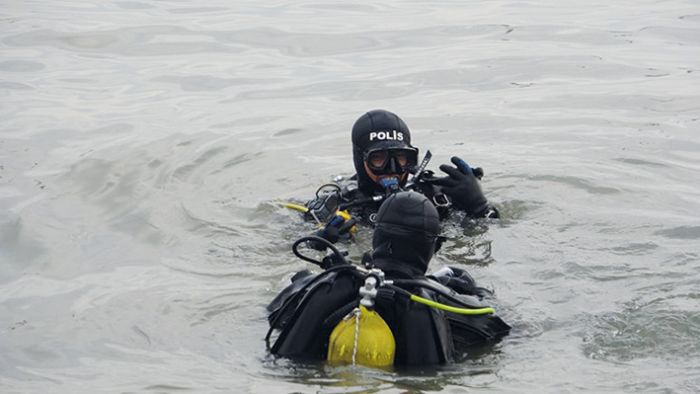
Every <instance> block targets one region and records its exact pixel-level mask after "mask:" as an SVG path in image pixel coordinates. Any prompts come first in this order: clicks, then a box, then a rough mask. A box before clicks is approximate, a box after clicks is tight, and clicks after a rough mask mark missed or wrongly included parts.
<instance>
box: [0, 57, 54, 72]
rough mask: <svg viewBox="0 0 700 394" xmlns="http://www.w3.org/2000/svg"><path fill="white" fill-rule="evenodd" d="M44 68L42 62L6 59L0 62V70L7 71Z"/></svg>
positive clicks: (33, 70) (31, 70)
mask: <svg viewBox="0 0 700 394" xmlns="http://www.w3.org/2000/svg"><path fill="white" fill-rule="evenodd" d="M44 68H46V66H44V64H42V63H39V62H32V61H27V60H7V61H4V62H0V71H7V72H35V71H40V70H43V69H44Z"/></svg>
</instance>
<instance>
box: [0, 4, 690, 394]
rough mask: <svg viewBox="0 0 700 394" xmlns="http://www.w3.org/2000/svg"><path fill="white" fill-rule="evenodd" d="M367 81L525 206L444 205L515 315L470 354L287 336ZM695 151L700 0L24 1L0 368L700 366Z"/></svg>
mask: <svg viewBox="0 0 700 394" xmlns="http://www.w3.org/2000/svg"><path fill="white" fill-rule="evenodd" d="M372 109H386V110H389V111H392V112H395V113H396V114H398V115H399V116H400V117H401V118H403V120H404V121H405V122H406V123H407V124H408V127H409V128H410V130H411V136H412V143H413V145H415V146H416V147H418V148H419V149H420V152H421V157H422V155H423V154H424V153H425V152H426V151H428V150H430V151H431V152H432V154H433V157H432V161H431V162H430V164H429V165H428V168H430V169H432V170H434V171H436V172H437V173H440V170H439V169H438V167H439V165H440V164H444V163H449V162H450V158H451V157H452V156H458V157H461V158H462V159H464V160H465V161H466V162H468V163H469V164H470V165H471V166H472V167H481V168H483V170H484V174H485V175H484V177H483V179H482V181H481V187H482V189H483V191H484V193H485V195H486V197H487V198H488V200H489V201H490V202H491V203H492V204H493V205H494V206H495V207H497V208H498V210H499V211H500V213H501V218H500V219H497V220H488V221H476V222H475V221H471V220H467V219H465V218H464V217H463V216H460V215H459V214H455V215H453V216H452V217H450V218H449V219H448V220H447V221H445V222H444V225H443V233H444V234H445V235H446V236H447V237H448V241H447V242H446V243H445V245H444V247H443V249H442V250H441V251H440V252H439V253H438V254H437V255H436V256H435V257H434V258H433V260H432V261H431V265H430V270H431V271H434V270H437V269H440V268H442V267H444V266H454V267H458V268H461V269H465V270H467V271H468V272H470V273H471V275H472V276H474V278H475V279H476V280H477V282H478V283H479V284H480V285H482V286H485V287H488V288H490V289H493V290H494V292H495V295H496V298H495V300H493V303H494V307H495V308H496V310H497V312H498V314H499V315H500V316H501V317H502V318H503V319H504V320H506V321H507V322H508V323H509V324H510V325H511V326H512V327H513V328H512V331H511V333H510V335H509V336H507V337H506V338H504V339H503V340H502V341H500V342H499V343H497V344H495V345H494V346H492V347H491V348H489V349H487V350H485V351H478V352H467V354H463V355H461V356H460V357H459V359H458V360H457V362H455V363H453V364H450V365H446V366H440V367H425V368H418V369H416V370H410V371H402V370H375V369H370V368H365V367H360V366H330V365H327V364H324V363H300V362H295V361H292V360H287V359H282V358H276V357H274V356H272V355H270V354H269V352H268V350H267V349H266V346H265V341H264V337H265V334H266V332H267V329H268V322H267V312H266V309H265V307H266V305H267V303H268V302H270V301H271V300H272V299H273V298H274V296H275V295H276V294H277V293H278V292H279V291H280V290H281V289H283V288H284V287H285V286H286V284H288V283H289V280H290V278H291V277H292V275H293V274H294V273H295V272H297V271H300V270H303V269H310V270H313V271H316V272H318V270H319V268H318V267H315V266H313V265H312V264H310V263H308V262H305V261H303V260H300V259H298V258H296V257H295V256H294V254H293V253H292V250H291V245H292V244H293V242H294V241H295V240H297V239H298V238H300V237H302V236H304V235H308V234H310V233H312V232H313V231H315V229H316V226H315V224H314V223H311V222H307V221H304V220H303V219H302V217H301V215H300V214H299V213H298V212H296V211H293V210H289V209H287V208H284V207H283V206H281V204H280V203H281V202H284V201H293V202H304V201H307V200H309V199H311V198H312V197H313V196H314V193H315V192H316V189H317V188H318V187H319V186H320V185H323V184H325V183H328V182H330V181H332V180H333V179H334V177H336V176H344V177H349V176H351V175H352V174H353V173H354V168H353V164H352V146H351V141H350V130H351V128H352V125H353V123H354V121H355V120H356V119H357V118H358V117H359V116H361V115H362V114H363V113H365V112H367V111H369V110H372ZM698 173H700V2H698V1H697V0H666V1H659V0H636V1H630V0H619V1H612V2H611V1H601V0H591V1H585V2H581V1H571V0H557V1H554V0H489V1H486V0H474V1H463V0H460V1H457V0H434V1H425V0H420V1H419V0H402V1H398V0H376V1H358V2H342V1H331V0H299V1H289V0H267V1H250V0H238V1H224V0H210V1H206V2H194V1H188V0H94V1H77V0H59V1H38V0H23V1H19V0H0V392H2V393H3V394H11V393H463V392H470V393H481V392H488V393H580V392H591V393H697V392H699V391H700V242H699V241H700V186H699V185H700V182H698V179H700V178H699V177H698ZM339 246H340V247H341V248H345V249H346V250H347V251H348V252H349V257H350V258H351V259H353V260H354V261H358V259H359V256H361V255H362V253H363V252H365V251H367V250H369V249H370V248H371V229H370V228H364V229H361V231H359V232H358V233H357V235H356V239H355V240H354V241H353V242H351V243H349V244H348V243H345V244H340V245H339Z"/></svg>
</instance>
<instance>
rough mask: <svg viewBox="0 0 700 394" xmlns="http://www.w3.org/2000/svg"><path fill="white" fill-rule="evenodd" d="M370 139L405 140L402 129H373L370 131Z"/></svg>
mask: <svg viewBox="0 0 700 394" xmlns="http://www.w3.org/2000/svg"><path fill="white" fill-rule="evenodd" d="M369 140H370V141H374V140H380V141H386V140H396V141H403V133H402V132H400V131H396V130H386V131H372V132H371V133H369Z"/></svg>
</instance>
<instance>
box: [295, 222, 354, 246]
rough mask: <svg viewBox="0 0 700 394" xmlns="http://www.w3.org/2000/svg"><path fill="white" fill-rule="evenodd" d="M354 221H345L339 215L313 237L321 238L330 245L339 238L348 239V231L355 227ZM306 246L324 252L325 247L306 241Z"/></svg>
mask: <svg viewBox="0 0 700 394" xmlns="http://www.w3.org/2000/svg"><path fill="white" fill-rule="evenodd" d="M355 222H356V221H355V219H353V218H350V219H348V220H345V218H343V217H342V216H340V215H335V216H333V218H331V220H329V221H328V223H326V226H325V227H324V228H322V229H320V230H318V231H316V232H314V234H313V235H315V236H317V237H320V238H323V239H325V240H326V241H328V242H330V243H333V244H334V243H336V242H338V240H339V239H341V238H349V237H350V229H351V228H352V226H354V225H355ZM307 244H308V245H309V247H310V248H313V249H316V250H325V249H326V245H325V244H324V243H322V242H318V241H308V242H307Z"/></svg>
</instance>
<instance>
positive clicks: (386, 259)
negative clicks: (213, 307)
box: [266, 191, 510, 367]
mask: <svg viewBox="0 0 700 394" xmlns="http://www.w3.org/2000/svg"><path fill="white" fill-rule="evenodd" d="M439 232H440V218H439V214H438V212H437V209H436V208H435V206H434V205H433V204H432V203H431V202H430V201H429V200H428V199H427V198H426V197H425V196H423V195H421V194H419V193H416V192H412V191H408V192H397V193H394V194H392V195H390V196H389V197H387V198H386V199H385V201H384V203H383V204H382V205H381V207H380V208H379V211H378V212H377V218H376V226H375V229H374V235H373V240H372V247H373V250H372V252H371V254H370V258H369V259H368V260H367V261H365V262H364V265H365V268H361V267H359V266H357V265H352V264H349V263H348V262H347V261H346V260H345V259H344V257H343V255H342V254H341V253H340V252H338V250H337V249H335V247H334V246H333V245H332V244H330V242H327V241H324V240H322V239H318V238H317V239H318V240H319V242H321V243H324V244H325V245H326V246H328V247H329V248H331V250H333V251H334V252H335V259H329V260H326V259H324V261H323V262H317V261H315V260H312V259H310V258H308V257H306V256H304V255H301V254H300V253H298V250H297V249H296V247H297V246H298V245H299V244H300V243H302V242H303V241H304V240H306V239H308V238H313V237H304V238H302V239H300V240H299V241H297V242H296V243H295V244H294V247H293V250H294V252H295V254H296V255H297V256H299V257H301V258H303V259H305V260H307V261H311V262H316V263H318V264H319V265H321V266H322V267H323V268H325V271H323V272H322V273H320V274H317V275H313V274H311V273H310V272H309V271H302V272H300V273H298V274H297V275H295V276H294V277H293V278H292V284H291V285H289V286H288V287H287V288H285V289H284V290H283V291H282V292H281V293H280V294H279V295H278V296H277V297H276V298H275V299H274V300H273V301H272V302H271V303H270V305H268V311H269V312H270V315H269V317H268V318H269V322H270V331H269V332H268V336H267V338H266V339H267V340H268V346H269V339H270V335H271V333H272V332H273V330H275V329H277V330H279V331H280V333H279V336H278V337H277V339H276V341H275V343H274V345H272V347H271V349H270V350H271V352H272V353H273V354H275V355H279V356H283V357H289V358H296V359H310V360H324V359H325V360H328V361H331V362H341V363H342V362H346V363H349V362H350V361H351V360H352V363H353V364H354V363H357V364H362V365H366V366H380V367H383V366H390V365H396V366H411V365H437V364H445V363H449V362H451V361H453V354H454V352H455V348H457V349H459V350H464V349H463V348H464V347H465V346H467V347H468V346H474V345H482V344H489V343H494V342H496V341H498V340H499V339H500V338H502V337H503V336H505V335H506V334H508V332H509V330H510V326H508V325H507V324H506V323H505V322H503V320H501V319H500V318H499V317H498V316H496V315H494V314H493V309H491V308H488V307H484V305H483V304H482V302H483V300H484V299H487V298H489V297H490V296H492V293H491V292H490V291H489V290H487V289H484V288H481V287H478V286H476V284H475V283H474V280H473V279H472V278H471V276H469V274H467V273H466V272H465V271H461V270H455V269H449V268H447V269H442V270H440V271H438V273H436V274H434V275H432V276H426V275H425V274H426V271H427V268H428V263H429V262H430V259H431V258H432V256H433V254H434V253H435V252H436V251H437V250H438V249H439V248H440V246H441V244H442V242H443V241H444V237H441V236H440V235H439ZM358 304H359V305H358ZM444 310H447V311H444Z"/></svg>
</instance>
